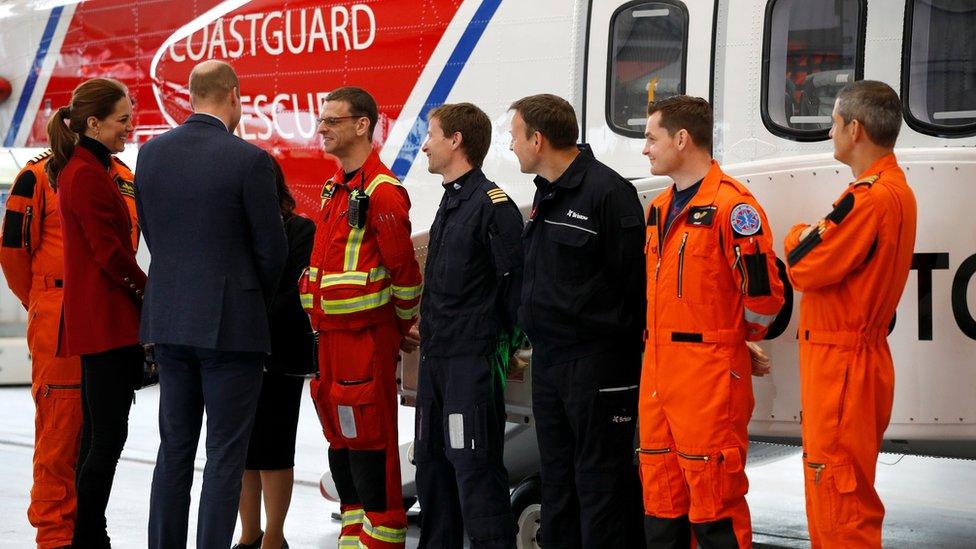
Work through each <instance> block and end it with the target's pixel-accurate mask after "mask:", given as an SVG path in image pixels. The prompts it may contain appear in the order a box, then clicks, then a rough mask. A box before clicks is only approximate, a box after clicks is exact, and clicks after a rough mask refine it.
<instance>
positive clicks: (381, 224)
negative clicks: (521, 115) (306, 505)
mask: <svg viewBox="0 0 976 549" xmlns="http://www.w3.org/2000/svg"><path fill="white" fill-rule="evenodd" d="M376 121H377V108H376V102H375V101H374V100H373V98H372V96H370V95H369V93H367V92H366V91H364V90H362V89H360V88H352V87H347V88H339V89H337V90H333V91H332V92H331V93H329V95H328V96H327V97H326V101H325V106H324V108H323V111H322V117H321V118H320V119H319V134H320V135H321V136H322V143H323V149H324V150H325V151H326V152H327V153H330V154H333V155H335V156H336V158H337V159H338V160H339V163H340V164H341V167H340V169H339V171H338V172H336V174H335V175H333V176H332V178H331V179H329V181H328V182H327V183H326V184H325V187H324V188H323V190H322V211H321V213H320V214H319V217H318V219H316V226H317V229H316V232H315V244H314V247H313V249H312V256H311V261H310V264H309V268H308V271H307V272H306V274H304V275H303V276H302V279H301V281H300V283H299V288H300V291H301V294H302V295H301V297H302V305H303V306H304V307H305V309H306V310H307V311H308V312H309V314H310V315H311V318H312V325H313V327H314V328H315V329H316V330H319V332H320V334H321V339H320V346H319V374H320V378H319V379H318V380H315V381H312V385H311V393H312V400H313V401H314V402H315V407H316V410H317V411H318V414H319V419H320V421H321V422H322V428H323V430H324V432H325V437H326V439H328V441H329V466H330V469H331V472H332V478H333V479H334V480H335V484H336V490H337V491H338V492H339V500H340V510H341V511H342V530H341V532H340V534H339V540H338V545H339V547H367V548H370V549H375V548H382V549H388V548H389V549H395V548H399V549H402V548H403V546H404V542H405V540H406V535H407V517H406V513H405V511H404V509H403V496H402V493H401V486H400V455H399V451H398V445H397V399H396V380H395V376H396V364H397V360H398V358H399V350H400V348H401V346H403V347H404V348H412V346H411V345H410V344H408V343H406V342H405V341H404V336H406V335H407V334H408V333H409V331H410V328H411V327H412V326H413V324H414V323H415V322H416V321H417V312H418V310H419V301H420V293H421V292H420V291H421V282H420V266H419V265H418V264H417V260H416V258H415V257H414V250H413V244H412V242H411V240H410V220H409V217H408V212H409V210H410V199H409V197H408V196H407V192H406V189H404V188H403V186H401V185H400V182H399V181H397V179H396V178H395V177H394V176H393V174H392V173H391V172H390V170H389V169H387V167H386V166H384V165H383V163H382V162H380V159H379V156H378V155H377V153H376V151H375V150H373V147H372V136H373V129H374V128H375V126H376Z"/></svg>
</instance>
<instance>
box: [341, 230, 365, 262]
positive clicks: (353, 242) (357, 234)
mask: <svg viewBox="0 0 976 549" xmlns="http://www.w3.org/2000/svg"><path fill="white" fill-rule="evenodd" d="M364 234H366V229H349V240H347V241H346V253H345V257H344V260H343V270H345V271H355V270H356V266H357V265H359V248H360V247H362V245H363V235H364Z"/></svg>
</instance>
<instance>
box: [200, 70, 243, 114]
mask: <svg viewBox="0 0 976 549" xmlns="http://www.w3.org/2000/svg"><path fill="white" fill-rule="evenodd" d="M234 88H238V90H240V84H239V83H238V81H237V74H236V73H235V72H234V69H232V68H231V66H230V65H228V64H227V63H224V62H223V61H216V60H210V61H204V62H203V63H200V64H199V65H197V66H196V67H193V72H191V73H190V98H191V99H192V101H193V104H194V105H195V106H200V105H209V104H213V103H222V102H224V101H225V100H226V99H227V95H228V94H229V93H230V92H231V91H232V90H233V89H234Z"/></svg>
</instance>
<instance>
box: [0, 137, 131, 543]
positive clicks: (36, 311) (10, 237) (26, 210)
mask: <svg viewBox="0 0 976 549" xmlns="http://www.w3.org/2000/svg"><path fill="white" fill-rule="evenodd" d="M50 155H51V151H50V150H47V151H45V152H44V153H42V154H40V155H39V156H37V157H35V158H33V159H31V160H30V161H29V162H28V163H27V166H25V167H24V169H23V170H21V172H20V173H19V174H18V175H17V179H16V180H15V181H14V185H13V187H12V188H11V189H10V197H9V198H8V199H7V207H6V213H5V214H4V220H3V239H2V241H3V245H2V246H0V266H2V267H3V274H4V276H5V277H6V278H7V284H8V285H9V286H10V289H11V290H12V291H13V293H14V295H16V296H17V298H18V299H20V301H21V303H23V305H24V307H25V308H26V309H27V347H28V349H29V350H30V355H31V395H32V396H33V398H34V404H35V416H34V485H33V487H32V488H31V503H30V507H29V508H28V509H27V517H28V519H29V520H30V523H31V524H32V525H33V526H34V527H35V528H37V547H38V548H39V549H48V548H54V547H66V546H68V545H70V544H71V536H72V533H73V531H74V520H75V518H74V517H75V462H76V461H77V459H78V446H79V443H80V436H81V419H82V416H81V404H80V398H81V395H80V388H81V363H80V361H79V359H78V357H69V358H59V357H57V356H55V351H56V349H57V343H58V326H59V323H60V320H61V294H62V292H61V288H62V285H63V279H64V265H63V260H62V245H61V220H60V218H59V216H58V200H57V195H56V194H55V192H56V191H55V189H54V188H52V187H51V185H50V184H49V183H48V177H47V173H46V172H45V170H44V167H45V166H46V165H47V159H48V158H49V157H50ZM111 170H112V177H113V179H114V180H115V182H116V183H117V184H118V186H119V191H120V192H121V193H122V195H123V197H124V198H125V201H126V205H127V206H128V208H129V215H130V216H131V218H132V227H133V230H132V247H133V249H135V248H136V247H137V246H138V244H139V230H138V225H137V220H136V213H135V199H134V197H135V193H134V189H133V186H132V172H131V171H130V170H129V168H128V167H127V166H125V164H123V163H122V162H121V161H120V160H118V159H114V162H113V163H112V167H111Z"/></svg>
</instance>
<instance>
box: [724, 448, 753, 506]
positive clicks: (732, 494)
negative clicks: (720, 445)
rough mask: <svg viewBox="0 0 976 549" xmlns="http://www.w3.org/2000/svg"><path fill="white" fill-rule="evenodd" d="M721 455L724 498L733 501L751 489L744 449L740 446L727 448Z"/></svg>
mask: <svg viewBox="0 0 976 549" xmlns="http://www.w3.org/2000/svg"><path fill="white" fill-rule="evenodd" d="M721 455H722V463H721V465H720V466H719V474H720V475H721V476H722V479H721V484H722V499H723V500H724V501H732V500H735V499H738V498H741V497H743V496H745V495H746V493H747V492H748V491H749V480H748V479H747V478H746V472H745V468H744V467H743V459H742V451H741V450H740V449H739V448H725V449H723V450H722V453H721Z"/></svg>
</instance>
